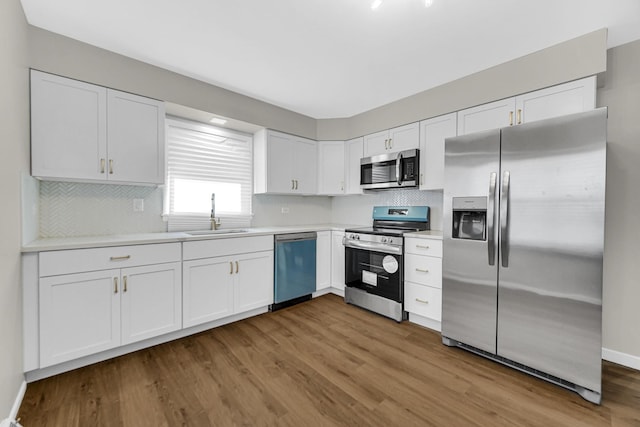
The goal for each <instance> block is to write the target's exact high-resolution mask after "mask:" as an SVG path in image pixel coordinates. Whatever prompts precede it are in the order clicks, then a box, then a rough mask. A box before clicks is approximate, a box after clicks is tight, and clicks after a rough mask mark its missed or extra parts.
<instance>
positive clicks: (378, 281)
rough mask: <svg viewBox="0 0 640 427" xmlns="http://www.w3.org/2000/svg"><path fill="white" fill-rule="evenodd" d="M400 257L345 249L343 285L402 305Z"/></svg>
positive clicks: (401, 260)
mask: <svg viewBox="0 0 640 427" xmlns="http://www.w3.org/2000/svg"><path fill="white" fill-rule="evenodd" d="M402 263H403V259H402V255H398V254H388V253H384V252H377V251H373V250H370V249H357V248H350V247H345V285H346V286H352V287H356V288H359V289H362V290H364V291H366V292H368V293H370V294H374V295H378V296H380V297H383V298H387V299H391V300H393V301H396V302H399V303H402V300H403V289H402V287H403V286H402V283H403V273H402V269H403V264H402Z"/></svg>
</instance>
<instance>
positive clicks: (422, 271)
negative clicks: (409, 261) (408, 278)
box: [416, 268, 429, 273]
mask: <svg viewBox="0 0 640 427" xmlns="http://www.w3.org/2000/svg"><path fill="white" fill-rule="evenodd" d="M416 271H419V272H420V273H428V272H429V270H423V269H421V268H416Z"/></svg>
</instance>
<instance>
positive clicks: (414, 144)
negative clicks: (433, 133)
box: [364, 122, 420, 157]
mask: <svg viewBox="0 0 640 427" xmlns="http://www.w3.org/2000/svg"><path fill="white" fill-rule="evenodd" d="M419 145H420V124H419V123H417V122H416V123H410V124H408V125H404V126H399V127H397V128H393V129H388V130H384V131H382V132H376V133H372V134H370V135H366V136H365V137H364V157H371V156H376V155H378V154H385V153H395V152H398V151H404V150H411V149H413V148H418V147H419Z"/></svg>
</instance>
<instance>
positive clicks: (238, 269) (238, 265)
mask: <svg viewBox="0 0 640 427" xmlns="http://www.w3.org/2000/svg"><path fill="white" fill-rule="evenodd" d="M239 272H240V264H238V261H236V274H238V273H239Z"/></svg>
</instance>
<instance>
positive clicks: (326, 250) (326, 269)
mask: <svg viewBox="0 0 640 427" xmlns="http://www.w3.org/2000/svg"><path fill="white" fill-rule="evenodd" d="M329 287H331V232H330V231H318V238H317V240H316V291H319V290H322V289H327V288H329Z"/></svg>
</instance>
